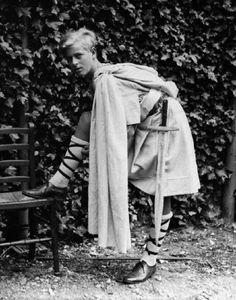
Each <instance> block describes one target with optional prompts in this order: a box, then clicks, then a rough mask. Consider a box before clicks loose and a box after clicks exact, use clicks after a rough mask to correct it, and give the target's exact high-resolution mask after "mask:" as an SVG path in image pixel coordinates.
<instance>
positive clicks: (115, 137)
mask: <svg viewBox="0 0 236 300" xmlns="http://www.w3.org/2000/svg"><path fill="white" fill-rule="evenodd" d="M163 93H165V94H166V95H167V99H168V104H169V105H168V107H169V109H168V116H167V120H168V121H167V125H168V126H174V127H177V128H179V131H178V132H169V133H168V147H167V157H166V164H165V176H166V180H165V187H164V195H165V196H169V195H178V194H186V193H187V194H189V193H195V192H197V190H198V188H199V186H200V184H199V178H198V173H197V165H196V158H195V153H194V146H193V140H192V136H191V132H190V128H189V125H188V121H187V118H186V115H185V113H184V111H183V109H182V107H181V105H180V103H179V102H178V101H177V98H176V97H177V93H178V89H177V87H176V85H175V84H174V83H173V82H170V81H165V80H163V79H162V78H161V77H159V75H158V73H157V72H156V71H155V70H154V69H152V68H149V67H145V66H139V65H134V64H128V63H127V64H116V65H107V66H103V67H101V68H100V69H99V70H98V71H97V72H96V74H95V94H94V102H93V109H92V114H91V131H90V151H89V156H90V157H89V161H90V163H89V205H88V213H89V219H88V221H89V222H88V230H89V232H90V233H92V234H98V244H99V245H100V246H102V247H107V246H115V247H116V249H117V250H118V251H120V252H126V251H127V250H128V249H129V248H130V246H131V241H130V229H129V213H128V180H129V181H130V182H131V183H132V184H134V185H135V186H136V187H138V188H140V189H141V190H143V191H144V192H146V193H149V194H154V193H155V178H156V166H157V163H158V148H157V140H158V134H157V133H156V132H148V131H143V130H141V129H140V128H139V124H144V125H152V126H153V125H154V126H155V125H159V124H160V120H161V114H160V107H161V106H160V105H158V101H159V100H160V99H161V96H162V95H163ZM159 104H160V103H159ZM154 108H155V109H154ZM153 109H154V111H153ZM127 149H128V151H127Z"/></svg>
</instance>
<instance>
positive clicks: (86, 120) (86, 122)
mask: <svg viewBox="0 0 236 300" xmlns="http://www.w3.org/2000/svg"><path fill="white" fill-rule="evenodd" d="M90 122H91V112H89V111H85V112H83V113H82V114H81V116H80V118H79V122H78V125H77V128H76V131H75V134H74V135H75V136H76V137H78V138H80V139H83V140H86V141H88V140H89V135H90Z"/></svg>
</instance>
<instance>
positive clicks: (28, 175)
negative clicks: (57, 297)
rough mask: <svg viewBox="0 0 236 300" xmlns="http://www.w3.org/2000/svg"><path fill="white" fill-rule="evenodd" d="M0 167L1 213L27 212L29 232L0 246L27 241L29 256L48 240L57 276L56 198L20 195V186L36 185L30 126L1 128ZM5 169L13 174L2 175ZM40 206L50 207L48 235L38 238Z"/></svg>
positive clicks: (22, 187) (22, 243)
mask: <svg viewBox="0 0 236 300" xmlns="http://www.w3.org/2000/svg"><path fill="white" fill-rule="evenodd" d="M19 137H20V138H19ZM9 155H10V156H9ZM0 170H2V173H0V212H1V213H2V212H4V213H9V212H10V214H11V213H12V212H13V211H16V212H17V213H20V212H24V211H26V212H28V213H29V214H28V216H29V218H28V219H29V225H28V228H29V230H28V231H29V234H28V235H27V237H26V238H24V239H19V238H18V239H17V240H10V241H4V242H1V243H0V247H7V246H8V247H9V246H13V245H26V244H27V245H29V258H34V256H35V245H36V243H42V242H46V241H51V243H52V253H53V266H54V273H55V275H58V274H59V255H58V230H57V218H56V199H53V198H50V199H33V198H30V197H26V196H24V195H23V194H22V190H23V189H25V188H33V187H35V166H34V134H33V129H32V128H0ZM6 170H8V171H9V170H13V174H10V176H9V174H4V172H6ZM8 173H9V172H8ZM5 175H6V176H5ZM13 190H14V191H13ZM42 206H45V207H49V208H50V224H51V236H50V237H43V238H39V237H38V236H37V222H36V218H35V214H34V212H35V209H36V208H37V207H42Z"/></svg>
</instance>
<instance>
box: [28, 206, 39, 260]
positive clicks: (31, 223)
mask: <svg viewBox="0 0 236 300" xmlns="http://www.w3.org/2000/svg"><path fill="white" fill-rule="evenodd" d="M34 211H35V209H34V208H31V209H29V229H30V238H31V239H33V238H35V237H36V236H37V233H38V229H37V222H36V218H35V215H34ZM35 249H36V243H34V244H30V245H29V255H28V257H29V259H34V257H35Z"/></svg>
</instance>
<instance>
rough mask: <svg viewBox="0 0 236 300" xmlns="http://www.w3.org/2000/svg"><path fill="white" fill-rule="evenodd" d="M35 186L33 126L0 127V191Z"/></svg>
mask: <svg viewBox="0 0 236 300" xmlns="http://www.w3.org/2000/svg"><path fill="white" fill-rule="evenodd" d="M33 187H35V162H34V130H33V128H23V127H21V128H13V127H5V128H0V192H7V191H14V190H15V191H17V190H22V189H27V188H33Z"/></svg>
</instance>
